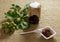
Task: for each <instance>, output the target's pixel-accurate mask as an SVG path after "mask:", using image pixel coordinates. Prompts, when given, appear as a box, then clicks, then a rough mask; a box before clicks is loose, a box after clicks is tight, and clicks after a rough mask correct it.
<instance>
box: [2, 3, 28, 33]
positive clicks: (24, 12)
mask: <svg viewBox="0 0 60 42" xmlns="http://www.w3.org/2000/svg"><path fill="white" fill-rule="evenodd" d="M28 6H29V4H26V5H25V7H24V9H22V8H21V7H20V6H19V5H15V4H12V7H11V8H10V10H9V11H8V12H6V13H5V17H6V18H7V19H8V20H9V22H8V21H7V22H4V23H3V24H2V26H3V28H4V31H5V32H6V33H10V32H12V31H14V30H16V29H22V30H24V29H28V27H29V15H28Z"/></svg>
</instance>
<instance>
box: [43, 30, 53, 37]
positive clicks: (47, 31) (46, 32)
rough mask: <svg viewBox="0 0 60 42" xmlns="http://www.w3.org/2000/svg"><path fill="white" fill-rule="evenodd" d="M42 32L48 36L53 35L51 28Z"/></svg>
mask: <svg viewBox="0 0 60 42" xmlns="http://www.w3.org/2000/svg"><path fill="white" fill-rule="evenodd" d="M42 34H43V35H44V36H46V37H49V36H51V35H52V33H51V31H50V30H49V29H46V30H43V32H42Z"/></svg>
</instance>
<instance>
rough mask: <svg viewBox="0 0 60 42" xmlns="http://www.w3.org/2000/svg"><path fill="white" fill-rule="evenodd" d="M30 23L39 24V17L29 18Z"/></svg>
mask: <svg viewBox="0 0 60 42" xmlns="http://www.w3.org/2000/svg"><path fill="white" fill-rule="evenodd" d="M29 22H30V23H31V24H38V22H39V17H37V16H36V15H33V16H30V17H29Z"/></svg>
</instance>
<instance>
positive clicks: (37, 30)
mask: <svg viewBox="0 0 60 42" xmlns="http://www.w3.org/2000/svg"><path fill="white" fill-rule="evenodd" d="M39 31H40V30H39V29H38V30H33V31H29V32H21V33H20V34H27V33H33V32H39Z"/></svg>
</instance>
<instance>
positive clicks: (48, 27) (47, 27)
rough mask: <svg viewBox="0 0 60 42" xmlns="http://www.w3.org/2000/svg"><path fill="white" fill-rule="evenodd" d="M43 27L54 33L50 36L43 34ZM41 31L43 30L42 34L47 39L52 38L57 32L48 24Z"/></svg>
mask: <svg viewBox="0 0 60 42" xmlns="http://www.w3.org/2000/svg"><path fill="white" fill-rule="evenodd" d="M43 29H50V30H51V33H52V35H51V36H49V37H46V36H44V35H43V34H42V31H43ZM40 31H41V36H43V37H44V38H45V39H50V38H52V37H53V36H54V35H56V32H55V31H54V30H53V29H52V28H51V27H50V26H46V27H44V28H41V29H40Z"/></svg>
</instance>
